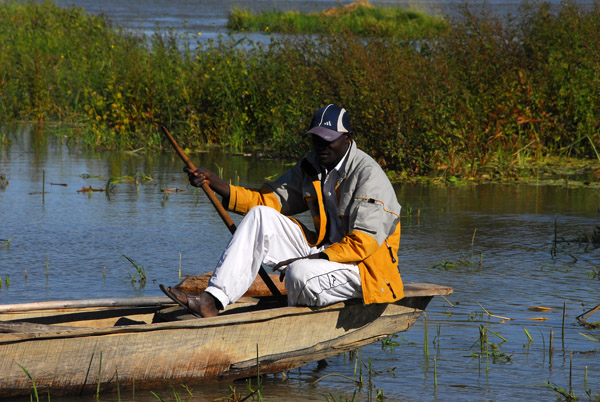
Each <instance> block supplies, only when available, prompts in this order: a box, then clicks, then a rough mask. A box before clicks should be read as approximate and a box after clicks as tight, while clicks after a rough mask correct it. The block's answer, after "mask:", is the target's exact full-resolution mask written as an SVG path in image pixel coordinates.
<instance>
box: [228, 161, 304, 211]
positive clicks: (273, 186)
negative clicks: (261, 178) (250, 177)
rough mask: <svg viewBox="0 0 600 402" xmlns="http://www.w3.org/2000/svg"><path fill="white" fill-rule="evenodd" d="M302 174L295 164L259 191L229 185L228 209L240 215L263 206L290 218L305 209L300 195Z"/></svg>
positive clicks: (298, 166)
mask: <svg viewBox="0 0 600 402" xmlns="http://www.w3.org/2000/svg"><path fill="white" fill-rule="evenodd" d="M302 180H303V174H302V169H301V168H300V165H299V164H297V165H295V166H294V167H292V168H291V169H289V170H288V171H286V172H285V173H284V174H283V175H282V176H281V177H279V178H278V179H277V180H275V181H271V182H266V183H264V184H263V185H262V187H261V188H260V189H259V190H251V189H247V188H244V187H240V186H234V185H230V186H229V188H230V196H229V204H228V209H229V210H231V211H235V212H238V213H240V214H245V213H247V212H248V211H249V210H250V209H251V208H252V207H255V206H257V205H264V206H268V207H271V208H274V209H275V210H277V211H279V212H281V213H282V214H284V215H287V216H290V215H294V214H297V213H300V212H304V211H306V209H307V206H306V203H305V202H304V199H303V194H302Z"/></svg>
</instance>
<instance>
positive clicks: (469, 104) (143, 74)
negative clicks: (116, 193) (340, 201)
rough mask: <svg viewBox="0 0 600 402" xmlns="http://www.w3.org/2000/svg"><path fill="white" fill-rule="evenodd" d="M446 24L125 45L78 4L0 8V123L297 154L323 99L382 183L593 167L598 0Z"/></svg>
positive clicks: (131, 145)
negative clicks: (440, 30)
mask: <svg viewBox="0 0 600 402" xmlns="http://www.w3.org/2000/svg"><path fill="white" fill-rule="evenodd" d="M448 24H449V28H448V30H449V33H448V34H447V35H440V36H439V37H437V38H435V40H419V41H415V40H410V39H400V38H398V37H392V38H389V37H388V38H385V37H375V36H373V35H369V36H368V37H361V36H357V35H353V34H351V33H350V32H344V33H343V34H341V35H336V34H326V35H324V36H321V37H314V36H304V35H295V36H285V37H284V38H277V37H273V38H272V42H271V44H270V45H268V46H267V45H260V44H255V43H250V42H249V41H248V42H244V39H237V38H222V39H221V40H218V41H203V42H201V41H200V40H199V39H198V33H194V34H190V35H187V36H184V37H183V38H181V37H179V36H177V35H175V34H174V33H172V32H166V33H164V32H163V33H161V32H157V33H156V34H155V35H153V36H152V37H151V38H139V37H135V36H133V35H132V34H130V33H128V32H125V31H122V30H120V29H118V28H113V27H112V26H111V25H110V23H109V22H108V21H107V20H106V19H104V18H102V17H96V16H88V15H86V14H85V13H84V12H83V11H82V10H81V9H79V8H68V9H61V8H59V7H57V6H56V5H53V4H52V3H42V4H39V3H26V4H21V3H16V2H11V1H9V2H3V3H0V27H1V28H0V99H1V102H0V120H2V121H5V122H9V121H17V120H37V121H39V122H48V121H60V122H62V123H63V124H70V125H72V126H73V127H74V129H73V130H71V132H70V134H69V138H70V140H72V141H77V143H78V144H79V145H82V146H87V147H93V148H104V149H126V150H138V149H139V148H145V149H157V148H159V147H161V146H163V145H164V146H166V147H167V148H168V145H166V142H165V141H164V139H163V138H162V135H161V133H160V129H159V126H158V124H165V125H166V126H167V127H169V129H170V130H171V132H172V133H176V134H177V137H178V141H179V142H180V143H181V144H184V145H185V146H186V147H189V148H192V149H198V148H206V147H209V146H211V145H213V144H218V145H219V146H222V147H225V148H226V149H229V150H236V151H240V150H244V151H251V150H261V151H264V152H269V153H270V154H273V155H275V156H281V157H297V156H298V155H300V154H302V153H304V151H305V150H306V149H307V148H306V147H304V146H302V145H303V141H304V139H303V137H302V136H301V134H302V133H303V132H304V131H305V130H306V128H307V125H308V121H309V119H310V116H312V113H313V112H314V111H315V110H316V109H317V108H319V107H320V106H322V104H324V103H327V102H335V103H339V104H341V105H343V106H344V107H346V108H347V109H348V111H349V112H350V114H351V116H352V119H353V126H354V131H355V132H356V138H357V140H358V142H359V144H360V146H361V147H362V148H363V149H365V150H366V151H367V152H369V153H370V154H372V155H373V156H374V157H375V159H376V160H377V161H378V162H380V163H381V164H382V165H383V166H384V168H385V169H386V170H387V171H388V172H389V174H390V176H391V177H392V178H395V179H410V178H411V177H415V176H422V175H429V174H434V175H437V176H439V177H442V178H444V179H445V180H456V179H457V178H459V179H468V178H471V177H486V178H489V179H490V180H494V179H502V180H504V179H512V178H514V177H516V176H517V175H522V174H529V175H534V176H535V175H536V173H537V172H539V170H536V169H537V168H530V166H532V161H533V162H537V163H542V164H543V163H545V162H546V161H548V160H554V158H555V157H557V156H568V157H575V158H588V159H590V160H598V161H600V155H599V150H600V136H599V135H598V133H599V131H600V119H599V118H598V116H600V103H599V102H598V99H600V69H598V68H597V60H599V59H600V41H598V40H597V38H598V37H600V7H599V6H598V5H596V6H595V7H594V8H593V9H591V10H584V9H582V8H580V7H579V6H577V5H575V4H572V3H562V4H561V5H560V6H558V7H556V8H552V9H551V8H550V6H549V5H548V4H536V5H527V4H525V5H523V7H522V11H521V12H520V14H519V15H518V17H517V18H515V19H513V20H511V21H510V22H502V21H501V20H500V19H499V18H497V17H495V16H493V15H491V14H490V13H488V12H485V11H484V12H482V13H473V12H472V11H471V10H470V9H469V8H468V7H465V9H464V12H463V15H462V16H461V18H460V19H457V20H456V21H450V22H449V23H448ZM240 41H241V42H240ZM61 134H63V135H64V131H63V132H62V133H61ZM598 166H599V165H598V164H596V167H594V169H597V168H598ZM598 174H600V170H598Z"/></svg>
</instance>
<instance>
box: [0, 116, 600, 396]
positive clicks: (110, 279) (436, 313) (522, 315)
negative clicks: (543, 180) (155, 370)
mask: <svg viewBox="0 0 600 402" xmlns="http://www.w3.org/2000/svg"><path fill="white" fill-rule="evenodd" d="M1 131H2V133H3V134H6V138H7V139H9V140H10V142H11V144H10V145H4V146H1V147H0V175H4V176H5V177H6V179H7V180H8V181H9V182H8V185H6V186H4V187H0V239H4V242H3V241H0V245H2V244H6V242H5V240H7V239H10V242H9V243H8V246H5V247H0V278H2V279H3V286H2V288H0V304H7V303H18V302H31V301H46V300H65V299H87V298H102V297H132V296H159V295H162V294H161V292H160V290H159V289H158V283H165V284H176V283H178V282H179V269H180V266H181V272H182V274H200V273H203V272H206V271H208V270H211V269H212V268H213V267H214V264H215V263H216V261H217V260H218V258H219V256H220V252H221V251H222V249H223V248H224V247H225V244H226V242H227V240H228V239H229V236H230V235H229V232H228V230H227V229H226V228H225V227H224V225H223V223H222V221H221V220H220V218H219V217H218V215H217V214H216V213H215V211H214V210H213V207H212V206H211V205H210V203H209V201H208V200H207V199H206V197H205V196H204V194H202V193H200V192H198V191H197V190H196V189H193V188H190V187H189V186H187V184H186V180H185V179H186V177H185V175H184V174H183V173H182V167H183V164H182V163H181V162H180V161H179V160H178V159H177V158H176V156H175V155H174V153H169V154H155V153H150V154H144V153H143V152H142V153H138V154H127V153H107V152H103V153H85V152H81V151H79V150H77V149H70V148H69V147H68V146H67V145H65V144H64V143H62V142H61V140H60V137H55V136H51V135H47V134H45V133H43V132H41V131H36V130H31V129H29V128H28V127H25V126H19V127H17V128H15V129H9V128H6V127H4V128H1ZM191 158H192V160H193V161H194V162H195V164H196V165H197V166H201V165H205V166H207V167H210V168H213V169H214V170H219V169H222V172H223V173H222V175H223V177H225V178H228V179H231V180H232V182H234V183H240V184H242V185H245V186H258V185H260V184H261V183H262V181H263V180H264V178H265V177H268V176H272V175H274V174H279V173H281V172H283V171H284V169H285V168H286V167H285V163H284V161H276V160H261V159H257V158H248V157H242V156H230V155H229V156H228V155H219V154H218V153H210V154H208V153H207V154H193V155H191ZM85 175H90V176H92V177H87V176H85ZM135 175H138V176H139V177H142V176H144V175H145V176H149V177H151V178H152V180H146V181H141V182H139V183H135V182H119V183H117V184H115V185H114V188H113V189H112V191H110V192H108V193H107V192H91V193H90V192H81V193H80V192H78V191H77V190H80V189H81V188H82V187H88V186H91V187H92V188H96V189H105V188H106V183H107V181H108V178H109V177H123V176H135ZM44 178H45V181H43V179H44ZM140 180H141V179H140ZM52 183H54V185H53V184H52ZM58 184H63V185H58ZM65 184H66V186H64V185H65ZM168 188H179V189H183V190H185V191H180V192H172V193H169V195H168V196H167V195H166V194H167V193H166V192H164V191H162V190H164V189H168ZM43 189H45V191H46V193H45V194H42V190H43ZM396 191H397V195H398V199H399V200H400V202H401V203H402V205H403V206H404V213H405V214H406V213H407V212H409V211H410V212H411V216H410V218H409V217H408V216H406V215H405V216H404V217H403V230H402V241H401V248H400V255H399V257H400V266H401V272H402V275H403V278H404V280H405V281H407V282H433V283H438V284H443V285H448V286H451V287H453V288H454V290H455V293H454V294H453V295H452V296H449V297H448V298H447V299H444V298H439V297H438V298H435V299H434V300H433V301H432V303H431V304H430V306H429V308H428V309H427V334H428V346H429V357H428V358H427V357H426V356H425V353H424V339H425V327H424V320H423V319H420V320H419V321H418V322H417V324H415V326H414V327H413V328H412V329H411V330H410V331H409V332H407V333H404V334H401V335H400V336H399V337H397V338H394V341H395V342H396V343H397V345H396V346H394V347H393V349H392V348H390V347H386V348H385V349H384V348H383V344H382V343H381V342H378V343H375V344H373V345H371V346H368V347H365V348H363V349H362V351H361V354H360V361H361V362H362V364H363V365H364V366H363V377H364V380H365V381H367V379H368V372H369V370H368V369H367V366H368V364H369V363H370V364H371V367H372V371H371V374H372V380H373V384H374V386H373V389H374V390H382V391H383V394H384V395H385V397H386V398H388V399H387V400H389V401H430V400H436V401H457V400H473V401H479V400H495V401H504V400H506V401H508V400H524V401H525V400H526V401H532V400H555V399H556V398H557V396H558V394H557V393H556V392H555V391H554V390H552V389H551V388H550V387H549V386H548V385H547V382H550V383H551V384H555V385H556V386H558V387H561V388H564V389H565V390H568V388H569V366H570V356H571V352H573V355H572V366H573V368H572V371H571V382H572V384H573V385H572V386H573V392H574V393H575V395H576V396H578V397H579V398H582V399H586V397H587V396H586V393H585V390H586V388H585V368H586V367H587V370H588V371H587V388H588V389H591V393H592V395H596V397H597V396H598V395H600V360H599V358H598V351H599V346H600V344H599V343H596V342H593V341H591V340H589V339H588V338H585V337H584V336H582V335H581V334H580V333H585V334H591V335H595V336H596V337H598V336H600V333H599V330H593V331H592V332H587V331H586V330H585V329H583V328H582V327H581V326H579V325H578V324H577V321H576V316H578V315H579V314H581V313H583V312H584V311H586V310H588V309H590V308H592V307H594V306H596V305H597V304H598V303H600V299H599V297H598V294H599V292H598V287H599V284H600V282H599V280H598V277H597V275H598V273H599V272H600V248H598V244H595V245H593V244H592V245H589V244H588V245H587V246H588V247H587V248H586V247H585V246H586V245H585V244H581V245H578V243H577V241H576V240H577V239H578V238H579V239H580V240H581V239H583V238H584V235H585V236H587V237H588V238H589V237H591V236H592V234H593V233H594V230H595V229H596V228H597V227H598V226H600V191H599V190H593V189H569V188H565V187H533V186H515V185H506V186H505V185H479V186H466V187H450V188H442V187H427V186H419V185H398V186H396ZM232 217H233V218H234V220H235V221H236V222H239V217H237V216H235V215H234V216H232ZM555 230H556V233H557V236H556V237H555ZM598 230H600V229H598ZM555 238H556V239H558V240H568V241H569V242H568V243H567V242H563V241H559V242H557V243H556V246H557V247H556V252H555V253H554V257H553V255H552V254H551V251H552V250H553V246H554V245H555ZM123 255H126V256H127V257H129V258H131V259H133V260H134V261H136V263H137V264H139V265H143V266H144V267H145V269H146V271H147V274H148V278H149V279H148V282H147V283H146V284H145V286H144V285H140V284H139V283H135V282H134V283H132V282H131V280H130V279H129V276H130V275H132V274H133V273H134V272H135V269H134V268H133V266H132V264H131V263H129V261H128V260H127V259H126V258H124V257H123ZM575 259H576V260H575ZM594 273H596V274H595V275H596V276H594ZM6 278H9V281H10V285H9V286H6ZM563 305H564V306H566V310H565V312H566V319H565V335H564V351H563V337H562V319H563V318H562V317H563ZM533 306H544V307H550V308H552V309H553V310H550V311H548V312H535V311H530V310H529V308H530V307H533ZM484 309H485V310H484ZM486 311H487V312H489V314H491V315H493V316H489V315H487V314H486ZM595 315H596V317H594V316H592V317H591V321H600V313H596V314H595ZM500 317H506V318H510V320H503V319H502V318H500ZM537 317H544V318H546V320H545V321H534V320H531V319H532V318H537ZM482 325H483V326H485V327H486V328H487V329H488V330H489V331H493V332H495V333H497V334H498V335H499V336H502V337H503V338H505V339H506V342H503V341H502V340H501V339H500V338H499V337H498V336H496V335H494V334H493V333H491V332H489V333H488V339H489V341H490V342H491V343H494V344H497V345H499V352H497V354H496V355H497V357H498V360H497V361H494V360H493V359H492V357H490V358H489V359H487V361H486V359H485V358H482V359H479V358H477V357H473V354H480V353H481V349H480V343H479V341H478V339H479V330H480V326H482ZM524 329H526V330H527V331H528V332H529V334H530V335H531V337H532V338H533V342H531V343H529V342H528V338H527V335H526V333H525V330H524ZM551 330H552V331H553V334H554V342H553V345H554V350H553V353H552V354H551V353H550V350H549V343H550V331H551ZM438 331H439V332H438ZM434 358H435V361H434ZM507 360H508V361H507ZM355 361H356V359H355V358H353V357H351V356H339V357H336V358H332V359H329V360H328V363H329V365H328V366H327V367H326V368H323V369H318V367H317V365H316V363H315V364H309V365H307V366H305V367H303V368H300V369H297V370H292V371H291V372H289V373H287V375H286V376H285V377H283V376H282V375H273V376H267V378H266V379H265V388H264V390H263V397H264V400H269V401H278V400H317V401H323V400H326V399H327V397H328V396H331V395H333V397H335V398H336V400H339V395H344V396H345V398H347V399H350V398H351V397H352V393H353V392H354V389H355V388H354V386H353V384H352V383H351V382H350V381H349V380H348V379H345V378H342V377H340V376H328V377H326V378H325V379H323V380H321V381H319V382H318V383H317V384H314V381H315V380H317V379H319V378H320V377H323V376H325V375H327V374H341V375H345V376H347V377H350V378H353V377H354V376H355V374H354V372H355ZM436 379H437V386H436V385H435V380H436ZM234 386H235V387H236V389H237V392H238V393H242V394H243V395H246V392H247V391H246V390H247V386H246V384H245V383H244V382H238V383H235V384H234ZM155 391H156V392H157V393H158V394H159V395H161V397H163V398H165V399H166V400H169V398H171V399H172V398H173V391H172V390H170V389H165V390H160V389H158V390H155ZM179 391H180V392H179V396H180V397H182V398H183V400H186V399H185V396H186V395H187V393H185V391H184V390H183V388H180V389H179ZM193 393H194V398H191V397H190V398H188V399H187V400H198V398H200V399H201V400H203V399H206V400H213V399H215V398H219V397H226V396H228V395H230V393H231V390H230V388H229V385H228V384H226V385H216V386H205V387H200V388H195V389H193ZM144 395H145V396H144ZM370 396H372V397H373V398H374V396H375V391H372V392H371V393H369V388H368V387H367V386H365V387H363V388H362V389H360V390H359V391H358V393H357V397H356V398H357V399H356V400H368V399H369V397H370ZM127 398H129V399H127ZM136 398H137V399H136V400H140V398H142V399H144V398H149V399H147V400H150V399H152V400H154V398H153V397H151V396H149V394H148V393H146V394H143V393H141V391H140V392H139V393H138V395H137V396H136ZM52 400H61V401H63V400H64V401H69V402H71V401H84V400H92V398H69V399H58V398H52ZM101 400H102V401H116V400H117V396H116V395H109V394H107V395H101ZM121 400H131V396H128V395H121Z"/></svg>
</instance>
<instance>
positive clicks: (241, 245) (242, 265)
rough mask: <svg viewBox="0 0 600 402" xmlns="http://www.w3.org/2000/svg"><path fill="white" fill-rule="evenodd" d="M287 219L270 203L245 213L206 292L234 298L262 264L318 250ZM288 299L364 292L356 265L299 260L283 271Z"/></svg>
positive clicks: (302, 301)
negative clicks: (271, 206) (269, 205)
mask: <svg viewBox="0 0 600 402" xmlns="http://www.w3.org/2000/svg"><path fill="white" fill-rule="evenodd" d="M323 248H324V247H320V248H318V247H311V246H309V245H308V243H307V242H306V239H305V238H304V235H303V234H302V230H301V229H300V227H299V226H298V225H297V224H296V223H294V222H293V221H292V220H291V219H289V218H288V217H286V216H285V215H282V214H280V213H279V212H277V211H276V210H274V209H273V208H270V207H264V206H257V207H254V208H252V209H250V211H248V213H247V214H246V216H245V217H244V219H243V220H242V222H241V223H240V225H239V226H238V228H237V230H236V231H235V233H234V235H233V237H232V238H231V240H230V241H229V244H228V245H227V248H226V249H225V251H224V252H223V255H222V256H221V259H220V260H219V262H218V264H217V267H216V268H215V270H214V273H213V275H212V277H211V278H210V281H209V282H208V287H207V288H206V292H208V293H210V294H211V295H213V296H214V297H216V298H217V299H218V300H219V301H220V302H221V305H222V306H223V307H226V306H227V305H229V304H231V303H235V302H236V300H238V299H239V298H240V297H242V295H243V294H244V293H245V292H246V291H247V290H248V288H249V287H250V285H252V282H254V278H256V275H257V274H258V270H259V269H260V266H261V263H264V264H265V265H267V266H269V267H274V266H275V265H276V264H277V263H279V262H281V261H285V260H287V259H290V258H295V257H306V256H308V255H310V254H314V253H318V252H320V251H321V250H323ZM285 287H286V289H287V292H288V304H289V305H291V306H295V305H307V306H325V305H328V304H332V303H336V302H339V301H343V300H348V299H351V298H360V297H362V288H361V284H360V273H359V269H358V265H356V264H342V263H338V262H332V261H328V260H325V259H314V260H309V259H301V260H297V261H294V262H293V263H291V264H290V265H289V266H288V267H287V270H286V274H285Z"/></svg>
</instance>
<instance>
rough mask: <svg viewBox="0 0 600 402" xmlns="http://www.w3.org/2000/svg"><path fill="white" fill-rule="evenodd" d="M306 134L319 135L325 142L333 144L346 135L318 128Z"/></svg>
mask: <svg viewBox="0 0 600 402" xmlns="http://www.w3.org/2000/svg"><path fill="white" fill-rule="evenodd" d="M306 134H314V135H318V136H319V137H321V138H323V139H324V140H325V141H329V142H332V141H335V140H337V139H338V138H340V137H341V135H342V134H344V133H340V132H338V131H335V130H330V129H328V128H325V127H321V126H317V127H313V128H311V129H310V130H308V131H307V132H306Z"/></svg>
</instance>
